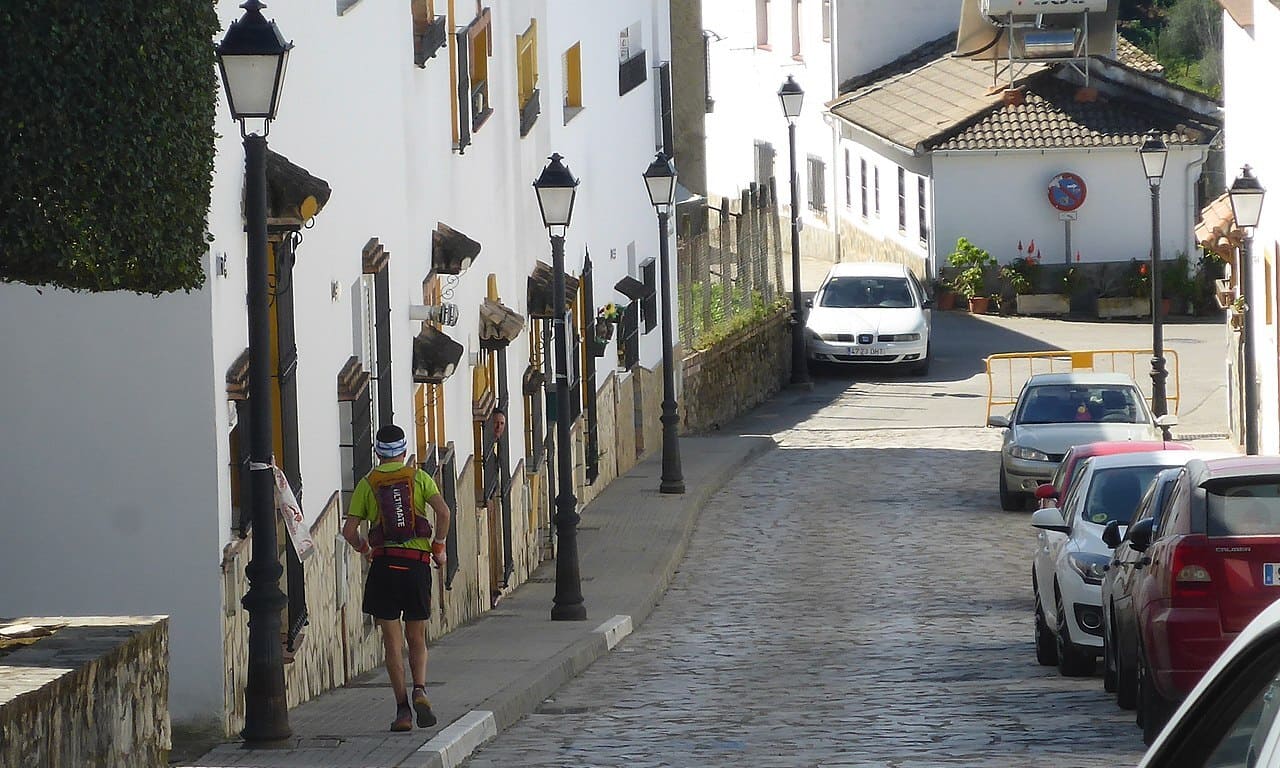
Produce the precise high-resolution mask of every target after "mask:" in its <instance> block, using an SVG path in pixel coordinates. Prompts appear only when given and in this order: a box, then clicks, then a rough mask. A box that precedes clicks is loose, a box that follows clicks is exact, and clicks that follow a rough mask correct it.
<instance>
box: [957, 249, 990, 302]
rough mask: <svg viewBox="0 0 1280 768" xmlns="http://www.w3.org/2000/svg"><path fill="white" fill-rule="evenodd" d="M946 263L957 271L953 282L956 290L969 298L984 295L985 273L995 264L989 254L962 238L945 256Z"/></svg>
mask: <svg viewBox="0 0 1280 768" xmlns="http://www.w3.org/2000/svg"><path fill="white" fill-rule="evenodd" d="M947 263H948V264H950V265H951V266H953V267H955V268H956V269H957V270H959V273H958V274H957V275H956V277H955V280H954V281H953V283H954V285H955V287H956V290H957V291H959V292H960V293H962V294H964V295H965V296H969V297H970V298H972V297H975V296H983V295H985V292H984V291H983V286H984V285H985V283H986V272H987V270H988V269H991V268H992V267H995V266H996V264H997V262H996V260H995V259H994V258H992V256H991V254H990V253H988V252H987V251H985V250H983V249H981V248H979V247H978V246H976V245H974V244H973V243H971V242H969V240H968V239H967V238H963V237H962V238H960V239H958V240H956V249H955V250H954V251H952V253H951V255H949V256H947Z"/></svg>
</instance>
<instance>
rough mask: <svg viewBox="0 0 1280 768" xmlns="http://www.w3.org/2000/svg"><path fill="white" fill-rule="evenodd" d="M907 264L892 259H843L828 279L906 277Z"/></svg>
mask: <svg viewBox="0 0 1280 768" xmlns="http://www.w3.org/2000/svg"><path fill="white" fill-rule="evenodd" d="M908 272H910V270H909V269H907V267H906V266H905V265H902V264H897V263H895V262H892V261H843V262H840V263H839V264H835V265H833V266H832V267H831V270H830V271H829V272H827V279H830V278H833V277H855V276H856V277H906V276H907V273H908Z"/></svg>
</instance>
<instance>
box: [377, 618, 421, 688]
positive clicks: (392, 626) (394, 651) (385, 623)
mask: <svg viewBox="0 0 1280 768" xmlns="http://www.w3.org/2000/svg"><path fill="white" fill-rule="evenodd" d="M411 623H414V622H411ZM378 626H379V627H381V628H382V649H383V651H384V653H385V655H386V659H387V677H388V678H389V679H390V680H391V691H392V693H394V694H395V695H396V703H398V704H403V703H405V702H407V701H408V700H409V694H408V692H407V691H406V690H405V685H404V632H403V631H402V630H401V629H400V620H399V619H390V620H387V619H378ZM423 642H424V643H425V642H426V634H425V632H424V634H423ZM423 666H424V668H425V666H426V665H425V663H424V664H423Z"/></svg>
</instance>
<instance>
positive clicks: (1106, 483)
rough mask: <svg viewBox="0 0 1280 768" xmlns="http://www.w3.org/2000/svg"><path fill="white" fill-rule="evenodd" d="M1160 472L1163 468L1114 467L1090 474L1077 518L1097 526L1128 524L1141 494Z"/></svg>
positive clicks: (1140, 499)
mask: <svg viewBox="0 0 1280 768" xmlns="http://www.w3.org/2000/svg"><path fill="white" fill-rule="evenodd" d="M1162 469H1164V467H1115V468H1113V469H1100V470H1098V471H1096V472H1094V473H1093V478H1092V479H1091V480H1090V481H1089V495H1088V496H1087V497H1085V500H1084V513H1083V514H1082V515H1081V517H1082V518H1083V519H1084V520H1087V521H1089V522H1090V523H1097V524H1098V525H1106V524H1107V523H1109V522H1111V521H1113V520H1114V521H1116V522H1118V523H1120V524H1121V525H1128V524H1129V519H1130V518H1132V517H1133V510H1134V509H1136V508H1137V506H1138V502H1139V501H1142V492H1143V491H1145V490H1146V488H1147V486H1148V485H1150V483H1151V478H1153V477H1155V476H1156V473H1158V472H1159V471H1160V470H1162Z"/></svg>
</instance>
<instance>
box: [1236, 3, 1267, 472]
mask: <svg viewBox="0 0 1280 768" xmlns="http://www.w3.org/2000/svg"><path fill="white" fill-rule="evenodd" d="M1253 6H1254V8H1253V15H1254V25H1253V27H1252V28H1251V29H1247V30H1246V29H1241V28H1240V27H1239V26H1237V25H1236V23H1235V22H1234V21H1232V19H1231V17H1230V16H1229V15H1226V14H1225V13H1224V17H1223V24H1222V26H1223V39H1224V73H1225V74H1224V78H1223V79H1224V82H1223V95H1224V97H1225V99H1226V114H1227V122H1226V177H1227V184H1228V186H1229V185H1230V184H1231V182H1232V181H1233V180H1234V179H1235V178H1236V177H1237V176H1238V175H1239V173H1240V169H1241V167H1242V166H1244V165H1245V164H1248V165H1250V166H1252V168H1253V173H1254V175H1255V176H1257V178H1258V181H1259V182H1261V184H1262V186H1263V187H1264V188H1267V189H1269V190H1271V191H1269V192H1268V194H1267V198H1266V199H1265V201H1264V205H1263V209H1262V221H1261V224H1260V226H1259V227H1258V229H1257V231H1256V232H1255V234H1254V243H1253V286H1254V295H1253V296H1251V297H1249V299H1248V301H1249V303H1250V305H1251V306H1253V307H1254V309H1255V310H1257V309H1260V308H1263V307H1265V306H1267V303H1268V302H1267V299H1266V295H1267V292H1270V293H1271V294H1272V296H1271V301H1270V305H1271V306H1272V307H1276V306H1280V305H1278V304H1276V301H1277V298H1278V297H1277V296H1276V295H1275V291H1276V289H1275V286H1274V284H1273V285H1271V286H1268V285H1266V269H1265V267H1264V264H1265V263H1267V262H1268V261H1269V262H1270V263H1271V265H1272V275H1273V277H1272V279H1273V281H1274V280H1275V277H1274V275H1275V270H1276V268H1277V266H1280V265H1278V264H1277V261H1276V260H1277V258H1280V243H1278V242H1277V241H1278V240H1280V204H1277V202H1276V191H1275V190H1278V189H1280V152H1278V151H1277V150H1276V146H1275V139H1274V136H1273V134H1274V130H1273V127H1274V126H1275V125H1276V124H1277V122H1280V105H1277V103H1276V100H1275V99H1271V98H1265V97H1261V94H1265V93H1270V92H1271V89H1272V88H1273V87H1274V84H1273V82H1272V81H1273V80H1274V77H1275V71H1276V64H1277V54H1276V51H1280V9H1277V8H1276V7H1275V6H1274V5H1272V4H1271V3H1270V2H1267V0H1255V2H1254V3H1253ZM1250 314H1251V316H1252V319H1253V321H1254V325H1253V331H1254V333H1255V334H1256V335H1255V337H1254V338H1255V342H1254V346H1255V354H1256V356H1257V359H1258V365H1257V370H1258V378H1259V381H1260V382H1261V386H1260V390H1261V391H1260V395H1259V397H1258V402H1259V404H1260V406H1261V414H1260V418H1259V424H1260V425H1261V429H1260V430H1259V434H1260V437H1261V449H1262V452H1263V453H1275V452H1276V451H1280V432H1278V430H1277V428H1276V425H1277V422H1280V413H1278V412H1277V397H1278V392H1277V371H1276V367H1277V363H1276V360H1277V339H1276V324H1275V321H1274V320H1273V322H1272V323H1271V324H1267V323H1266V322H1265V320H1266V313H1265V312H1264V311H1254V312H1251V313H1250ZM1274 315H1275V312H1274V311H1273V316H1274Z"/></svg>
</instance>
